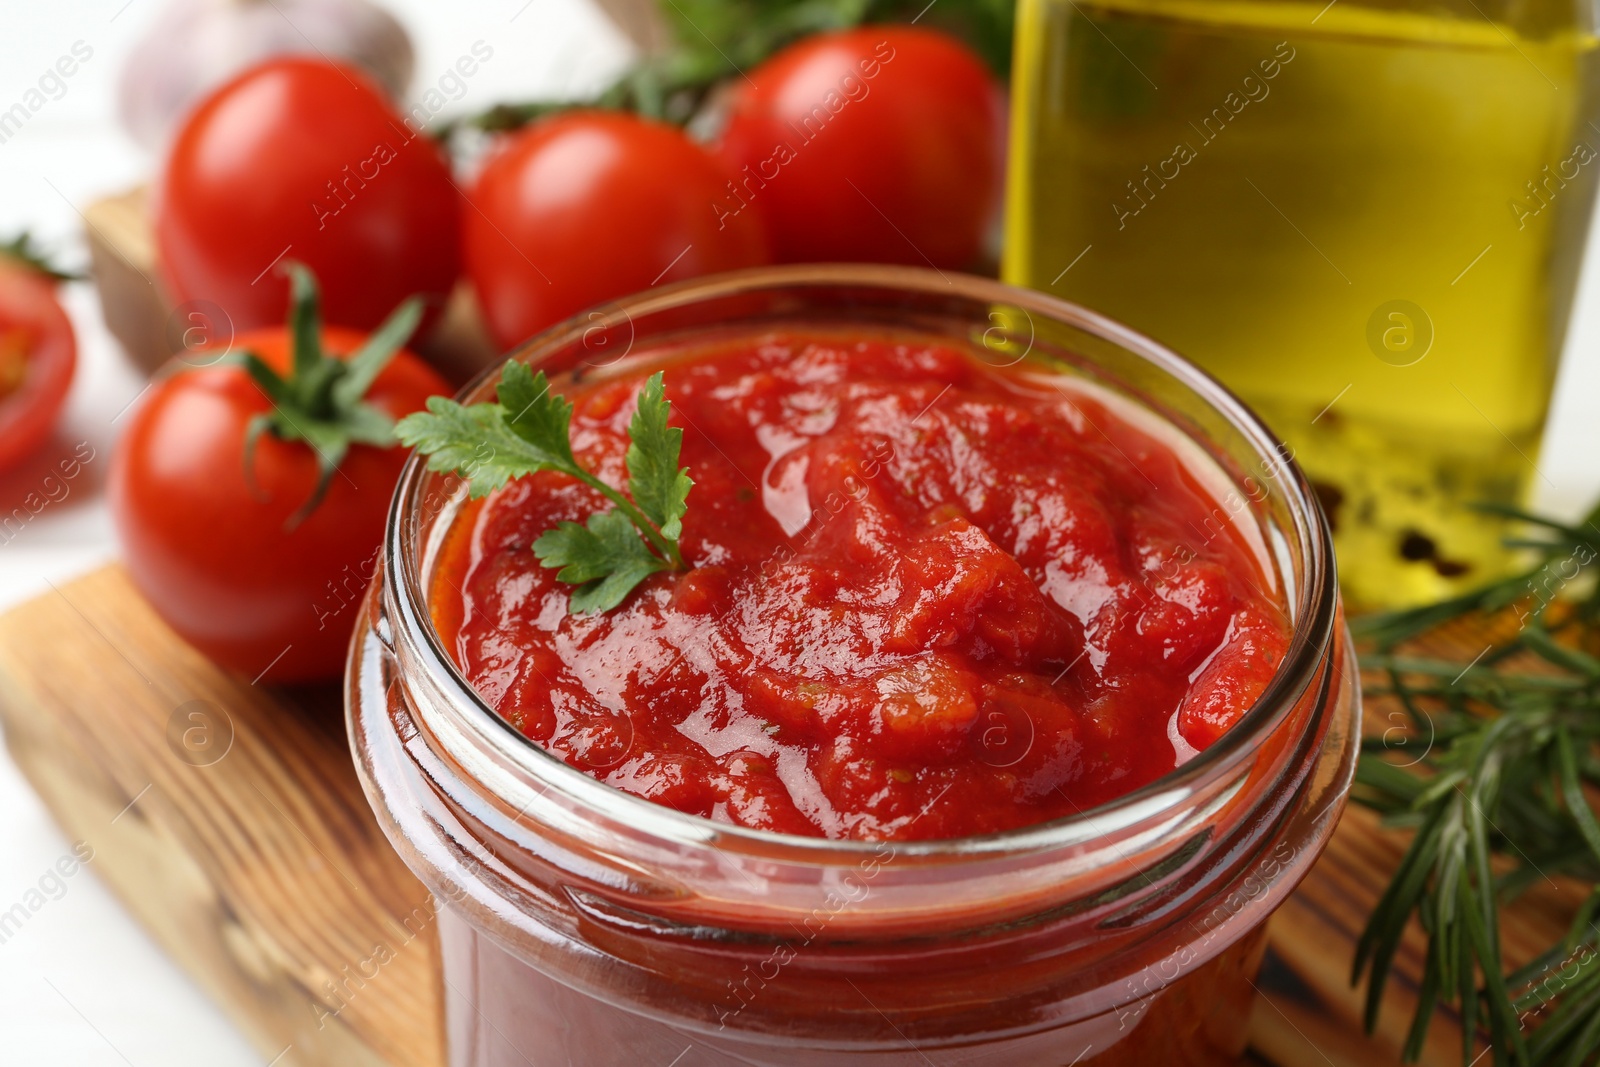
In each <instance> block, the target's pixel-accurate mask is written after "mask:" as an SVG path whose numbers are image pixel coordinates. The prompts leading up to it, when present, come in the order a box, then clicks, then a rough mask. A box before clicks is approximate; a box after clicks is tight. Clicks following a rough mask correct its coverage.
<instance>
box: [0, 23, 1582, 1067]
mask: <svg viewBox="0 0 1600 1067" xmlns="http://www.w3.org/2000/svg"><path fill="white" fill-rule="evenodd" d="M163 2H164V0H79V2H62V0H51V2H49V3H24V2H22V0H3V7H0V10H3V12H4V13H3V14H0V110H3V109H5V108H6V107H9V106H10V105H11V104H12V103H14V102H16V101H17V100H19V99H20V98H21V96H22V94H23V92H24V91H26V90H27V89H28V88H29V87H30V86H32V85H33V84H34V83H35V81H36V79H37V78H38V76H39V75H40V74H41V73H43V72H44V71H45V69H46V68H48V67H50V66H51V65H53V64H54V63H55V61H56V58H57V57H58V56H60V55H62V54H64V53H66V52H67V51H68V49H69V48H71V46H72V44H73V43H74V42H76V41H80V40H81V41H83V42H85V43H86V44H88V45H89V46H90V47H92V48H93V49H94V55H93V58H92V59H91V60H90V61H89V62H87V63H86V64H84V66H83V67H82V69H81V70H80V71H79V72H78V73H77V74H76V75H74V76H73V77H72V78H71V79H70V81H69V82H68V86H69V88H68V91H67V93H66V95H65V96H63V97H62V98H61V99H59V100H52V101H50V102H49V103H47V104H46V106H45V107H44V108H43V109H42V110H41V111H40V112H39V113H38V114H36V115H34V116H33V118H32V119H31V120H30V121H29V122H28V124H27V125H26V126H25V127H24V129H23V131H22V132H21V134H19V135H18V136H16V137H14V138H12V139H11V140H10V141H8V142H6V143H5V144H3V145H0V235H3V234H9V233H11V232H14V231H15V230H17V229H19V228H21V227H23V226H28V227H31V228H32V229H33V230H34V232H35V233H36V234H38V235H39V236H40V237H42V238H44V239H45V240H46V242H47V243H49V244H52V245H54V246H56V247H58V248H60V249H61V250H62V251H63V252H64V253H65V255H64V257H63V258H64V259H65V260H66V261H67V262H68V263H70V264H76V265H81V264H83V263H84V262H85V260H86V254H85V252H84V250H83V244H82V241H81V237H80V230H81V228H82V222H81V219H80V217H79V215H78V213H77V211H78V208H80V207H82V206H83V205H84V204H87V203H89V202H91V201H93V200H94V199H96V198H97V197H100V196H102V195H105V194H108V193H116V192H121V191H122V190H124V189H126V188H127V187H129V186H132V185H134V184H136V183H138V182H140V181H141V180H143V178H144V177H145V175H146V174H147V172H148V171H149V169H150V167H151V164H152V161H151V159H150V158H149V157H148V156H146V155H145V154H144V153H143V152H142V151H140V150H139V149H138V148H137V147H136V146H135V145H134V144H133V143H132V142H131V141H129V140H128V139H127V138H126V137H125V136H124V135H123V134H122V133H121V132H120V130H119V129H118V127H117V125H116V122H115V118H114V113H113V99H114V93H115V85H116V78H117V75H118V73H119V70H120V67H121V63H122V57H123V55H125V54H126V52H127V50H128V49H129V48H130V47H131V46H132V44H133V42H134V41H136V40H137V39H138V38H139V36H140V35H141V34H142V33H143V32H144V30H145V28H146V27H147V26H148V25H149V24H150V22H151V20H152V19H153V18H154V16H155V15H156V14H157V12H158V11H159V10H160V6H161V4H162V3H163ZM388 6H389V7H390V9H391V10H394V11H396V12H397V13H398V14H400V16H401V18H402V19H403V20H404V21H405V23H406V24H407V27H408V28H409V29H410V30H411V33H412V39H413V41H414V42H415V44H416V47H417V66H416V78H415V79H414V81H413V87H414V89H416V90H417V91H420V90H421V89H422V88H424V87H426V86H428V85H429V84H431V83H433V82H434V81H435V80H436V79H437V77H438V75H439V74H441V73H443V72H444V71H445V70H446V69H447V68H448V67H449V66H450V64H452V63H453V62H454V61H455V59H456V57H457V56H460V55H462V54H464V53H466V52H467V51H468V49H469V48H470V47H471V45H472V43H473V42H474V41H476V40H479V39H483V40H486V41H487V42H489V43H490V44H491V45H492V46H493V47H494V50H495V54H494V57H493V59H492V60H490V61H489V62H488V63H486V64H485V65H484V66H483V68H482V70H481V71H480V72H479V73H478V74H477V75H476V76H474V77H473V78H472V79H471V80H470V81H469V82H468V89H467V95H466V97H465V98H463V99H462V100H461V101H459V102H458V103H456V104H453V105H451V107H452V110H477V109H481V108H482V107H485V106H487V105H488V104H490V103H492V102H494V101H497V100H502V99H517V98H526V97H530V96H541V95H558V94H570V95H578V94H581V93H584V92H587V91H590V90H593V89H596V88H598V87H600V86H601V85H603V84H604V83H605V81H606V80H607V78H608V76H610V75H611V74H613V73H614V72H615V71H617V70H618V69H619V68H620V67H621V65H622V64H623V63H624V62H625V61H626V59H627V57H628V50H627V46H626V45H625V44H624V42H623V40H622V38H621V37H619V36H618V34H617V33H616V32H615V31H614V30H613V29H612V28H611V27H610V26H609V25H608V24H607V23H606V22H605V21H604V19H603V18H602V17H601V16H600V15H599V14H598V13H597V12H596V11H595V10H594V9H593V8H592V7H591V6H590V4H589V3H588V2H587V0H452V2H448V3H445V2H439V0H434V2H433V3H431V4H430V3H425V2H424V0H389V3H388ZM1595 246H1596V242H1595V241H1594V240H1593V239H1591V242H1590V256H1589V260H1588V264H1587V266H1586V269H1585V273H1584V277H1583V280H1582V283H1581V286H1580V295H1579V301H1578V310H1577V313H1576V318H1575V320H1574V323H1573V329H1572V332H1571V335H1570V338H1569V343H1568V351H1567V353H1566V358H1565V362H1564V364H1563V371H1562V381H1561V385H1560V387H1559V388H1558V391H1557V396H1556V405H1555V413H1554V417H1553V421H1552V423H1551V428H1550V432H1549V436H1548V438H1547V443H1546V448H1545V451H1544V454H1543V456H1544V458H1543V460H1542V463H1541V467H1542V470H1541V477H1540V478H1539V479H1537V486H1538V494H1539V503H1540V504H1541V505H1542V506H1544V507H1547V508H1551V509H1553V510H1557V511H1560V512H1564V513H1572V512H1575V511H1576V510H1578V509H1579V508H1580V507H1581V506H1582V505H1583V504H1584V503H1585V502H1586V501H1587V499H1588V498H1589V497H1590V496H1591V495H1592V494H1594V493H1595V492H1596V490H1597V489H1600V463H1597V462H1596V461H1595V458H1594V457H1595V456H1596V454H1597V453H1600V351H1597V348H1600V272H1597V271H1596V270H1595V269H1594V267H1595V264H1596V262H1597V261H1600V257H1597V255H1596V254H1595ZM66 301H67V304H68V307H69V310H70V312H71V314H72V317H73V321H74V324H75V326H76V327H77V331H78V340H79V346H80V364H79V368H78V377H77V381H76V383H75V384H74V386H73V392H72V395H71V398H70V401H69V406H68V409H67V413H66V416H65V419H64V422H63V425H62V427H61V430H60V431H59V434H58V439H57V441H56V442H55V443H54V444H53V445H52V446H51V447H50V448H47V449H46V450H45V454H44V455H43V456H42V457H41V459H40V461H39V462H38V463H37V464H34V465H32V466H31V467H29V468H27V469H24V470H21V471H17V472H14V473H12V474H10V475H6V476H3V477H0V513H8V512H9V511H10V510H11V508H12V507H13V506H14V505H15V504H16V503H17V502H18V501H19V500H20V498H21V497H22V496H23V495H25V494H26V493H28V492H29V491H31V490H34V489H36V488H37V487H38V483H39V480H40V478H41V477H42V476H43V473H44V470H45V467H46V466H48V464H50V463H52V462H54V460H55V459H56V458H59V457H60V456H62V455H66V454H68V453H69V452H70V451H71V446H72V444H75V443H76V442H79V441H84V440H87V441H88V442H90V444H91V445H92V446H93V448H94V449H95V452H96V458H95V459H94V460H93V461H92V462H90V463H89V464H88V466H87V469H86V470H85V473H84V474H83V475H82V476H80V477H79V478H78V480H77V481H75V482H74V483H72V491H71V495H70V496H69V497H68V498H67V499H66V500H65V501H64V502H62V503H61V504H59V505H52V506H51V507H50V508H48V509H47V510H46V511H44V512H43V513H41V515H40V516H39V517H38V518H37V519H36V520H35V521H33V522H32V523H30V524H29V525H28V526H27V527H26V528H24V530H23V532H22V533H21V534H20V535H19V536H18V537H17V538H16V539H14V540H13V541H11V542H10V543H8V544H5V545H4V546H0V608H4V607H9V606H10V605H11V604H14V603H16V602H18V601H20V600H23V599H25V598H27V597H28V596H31V595H34V594H36V593H39V592H41V591H44V590H46V589H47V588H48V587H47V585H46V582H47V581H50V582H56V583H60V582H61V581H63V580H65V579H68V578H70V577H72V576H73V575H75V574H78V573H80V572H82V571H84V570H87V569H89V568H90V567H92V566H94V565H95V564H97V563H99V562H101V561H102V560H104V559H107V558H109V557H110V556H111V555H113V553H114V546H113V543H112V538H111V530H110V525H109V522H108V520H107V516H106V511H105V507H104V505H103V502H102V499H101V487H102V485H103V481H104V476H105V470H106V460H107V458H108V456H109V451H110V446H111V442H112V439H113V437H114V434H115V431H116V427H115V426H114V425H113V422H112V420H113V419H114V418H116V417H117V416H118V415H119V413H120V412H121V411H122V410H123V408H124V406H125V405H126V404H127V403H128V401H129V400H131V399H132V398H133V397H134V396H135V395H137V393H138V392H139V390H140V389H141V388H142V387H143V384H144V378H143V376H142V375H141V374H140V373H139V372H138V371H137V370H136V369H135V368H133V367H132V366H131V365H129V363H128V362H127V361H126V359H125V358H124V357H123V355H122V353H121V351H120V350H119V349H118V347H117V346H116V344H115V342H114V341H113V340H112V339H111V338H110V336H109V335H108V334H107V333H106V331H105V328H104V326H103V325H102V323H101V321H100V315H99V307H98V305H97V303H96V299H95V295H94V292H93V289H92V288H91V287H89V286H88V285H84V284H78V285H73V286H70V287H68V289H67V290H66ZM91 844H92V842H91ZM70 848H71V844H70V842H68V841H67V840H66V838H65V837H63V835H62V834H61V832H60V831H59V830H58V829H57V828H56V826H55V824H54V823H52V822H51V820H50V817H49V815H48V814H47V813H46V812H45V810H44V808H43V807H42V806H41V805H40V804H39V802H38V800H37V799H35V797H34V795H33V793H32V792H31V791H30V790H29V788H28V786H27V784H26V782H25V781H24V780H23V779H22V777H21V775H20V774H18V772H17V771H16V768H15V767H14V766H13V765H12V764H11V763H10V761H9V758H8V757H6V756H5V755H4V753H3V752H0V911H3V910H4V909H6V908H8V907H10V905H11V904H13V903H15V902H16V901H18V900H20V899H21V897H22V895H23V894H24V893H26V892H27V891H28V889H30V888H32V887H33V886H35V885H37V883H38V880H39V878H40V877H41V876H42V875H43V874H45V872H46V871H47V870H48V869H50V868H51V867H52V866H53V865H54V864H55V863H56V861H57V860H58V859H59V858H60V857H62V856H63V855H66V854H68V852H69V851H70ZM66 884H67V887H68V888H67V892H66V893H65V895H64V896H62V897H61V898H60V899H59V900H53V901H51V902H50V903H48V904H47V905H46V906H45V907H44V908H43V909H42V910H40V911H39V912H38V913H37V914H36V915H34V917H33V919H32V920H31V921H30V922H29V923H28V924H27V925H26V926H24V927H23V928H22V930H21V931H20V932H19V933H17V934H16V935H15V936H13V937H11V938H10V939H9V940H7V941H6V942H5V943H4V944H0V1064H5V1065H6V1067H11V1065H18V1067H35V1065H43V1064H70V1065H73V1067H99V1065H102V1064H104V1065H110V1067H116V1065H122V1067H156V1065H165V1067H187V1065H202V1064H203V1065H205V1067H243V1065H260V1064H262V1063H264V1062H265V1061H266V1057H262V1056H258V1055H257V1054H256V1053H255V1052H254V1051H253V1050H252V1049H251V1048H250V1047H249V1045H248V1044H246V1042H245V1041H244V1039H243V1038H242V1037H241V1036H240V1035H239V1033H238V1032H237V1031H236V1030H235V1029H234V1028H233V1026H232V1025H231V1024H230V1023H229V1022H228V1021H227V1020H226V1019H225V1018H224V1017H223V1016H222V1014H221V1013H220V1012H219V1011H218V1010H217V1009H216V1007H215V1006H214V1005H213V1004H212V1003H211V1002H210V1001H209V1000H208V999H207V998H206V995H205V993H204V991H203V990H201V989H200V988H198V987H197V986H195V985H194V984H193V983H192V982H191V981H189V979H188V978H186V977H185V976H184V975H183V974H182V973H180V972H179V971H178V970H177V968H176V967H174V966H173V965H172V964H171V963H169V962H168V961H167V959H166V957H165V956H164V955H162V953H161V952H160V951H159V950H158V949H157V947H156V946H155V945H154V944H153V943H152V942H151V941H150V940H149V938H148V937H146V936H145V934H144V933H143V932H142V931H141V930H140V929H139V927H137V926H136V925H135V924H134V923H133V922H132V921H131V920H130V919H129V918H128V917H127V915H126V914H125V913H124V912H123V911H122V909H121V907H120V906H119V905H118V903H117V902H116V900H115V898H113V897H112V896H111V895H110V893H109V892H108V891H107V890H106V889H105V887H104V886H103V885H101V884H100V883H99V882H98V881H97V880H96V878H95V875H94V873H93V865H92V864H91V865H90V866H89V867H88V868H87V869H86V870H84V871H82V872H79V873H78V874H77V875H75V876H74V877H72V878H71V879H68V880H67V883H66Z"/></svg>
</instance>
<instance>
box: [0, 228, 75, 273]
mask: <svg viewBox="0 0 1600 1067" xmlns="http://www.w3.org/2000/svg"><path fill="white" fill-rule="evenodd" d="M0 258H3V259H10V260H14V261H15V262H17V263H20V264H22V265H23V266H24V267H28V268H29V269H31V270H34V271H37V272H38V273H40V274H43V275H44V276H45V277H46V278H50V279H52V280H53V281H58V282H81V281H83V280H84V279H85V278H87V277H88V275H86V274H82V273H79V272H75V271H69V270H62V269H61V268H60V267H57V266H56V265H55V264H54V263H53V262H52V261H51V259H50V253H49V252H47V251H45V250H44V249H43V248H40V247H39V245H38V244H37V243H36V242H35V241H34V239H33V234H32V233H30V232H28V231H27V230H23V231H22V232H21V233H19V234H17V235H16V236H15V237H13V238H12V239H11V240H9V241H0Z"/></svg>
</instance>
